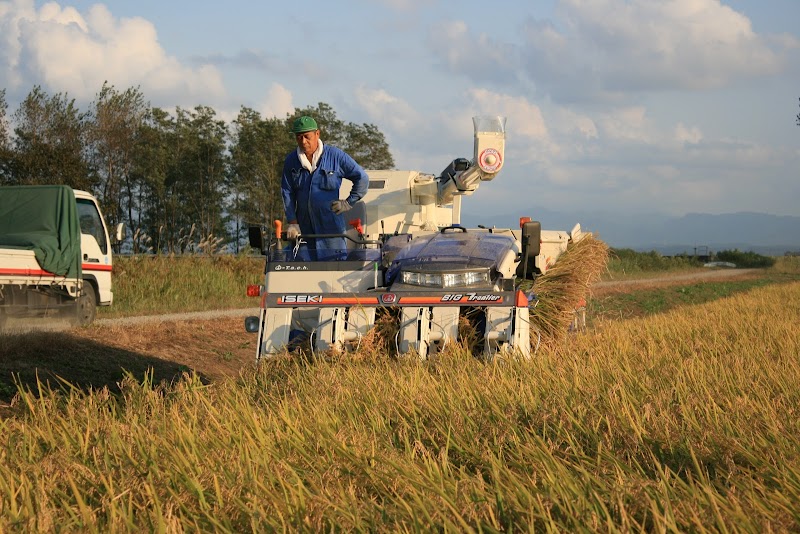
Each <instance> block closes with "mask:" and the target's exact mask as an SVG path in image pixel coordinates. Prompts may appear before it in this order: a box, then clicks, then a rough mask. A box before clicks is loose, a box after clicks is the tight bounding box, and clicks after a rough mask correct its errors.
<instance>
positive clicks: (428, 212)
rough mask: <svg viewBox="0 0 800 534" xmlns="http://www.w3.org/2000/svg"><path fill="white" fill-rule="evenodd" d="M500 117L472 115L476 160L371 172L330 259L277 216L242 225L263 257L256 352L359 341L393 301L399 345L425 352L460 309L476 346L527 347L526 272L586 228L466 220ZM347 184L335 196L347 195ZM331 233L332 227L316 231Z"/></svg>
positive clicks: (498, 148) (499, 131)
mask: <svg viewBox="0 0 800 534" xmlns="http://www.w3.org/2000/svg"><path fill="white" fill-rule="evenodd" d="M505 124H506V119H505V117H501V116H489V117H474V118H473V127H474V144H473V157H472V158H456V159H454V160H453V161H451V162H450V163H449V164H448V165H447V167H446V168H445V169H444V170H443V171H442V172H441V173H439V174H426V173H423V172H419V171H402V170H372V171H367V173H368V175H369V187H368V190H367V193H366V195H365V196H364V198H363V199H362V200H361V201H359V202H358V203H356V204H355V205H354V206H353V207H352V209H351V210H350V211H349V212H347V213H346V214H345V215H346V217H347V220H349V222H350V227H351V228H350V229H348V232H347V233H346V234H345V235H344V237H345V238H346V243H347V244H348V248H347V250H343V251H341V254H340V255H339V256H338V257H336V258H335V259H334V260H333V261H311V260H312V259H313V251H312V252H311V253H309V251H307V250H304V247H305V246H306V243H305V242H304V237H306V238H308V237H323V236H303V235H301V236H299V237H298V238H297V239H296V240H295V241H294V242H287V240H286V234H285V233H284V232H282V223H281V221H275V226H274V228H266V227H264V226H258V225H257V226H253V227H250V229H249V230H250V232H249V240H250V245H251V246H252V247H253V248H255V249H257V250H260V251H261V253H262V254H263V255H265V256H266V262H265V267H264V273H263V277H264V278H263V284H258V285H252V286H249V287H248V289H247V292H248V295H251V296H254V297H260V299H261V305H260V312H259V315H258V316H250V317H247V318H246V319H245V330H246V331H248V332H252V333H257V335H258V341H257V344H256V361H257V362H258V361H261V359H262V358H264V357H269V356H272V355H275V354H279V353H281V352H282V351H285V349H286V347H287V346H288V345H289V343H290V341H291V340H292V339H294V338H296V337H297V336H298V335H300V336H303V335H304V336H307V338H308V340H309V342H310V346H311V349H312V350H313V351H320V352H323V351H329V350H334V351H342V350H347V349H349V348H354V347H357V346H358V344H359V342H360V340H361V339H363V337H364V336H365V335H367V333H368V332H369V331H370V330H371V329H372V328H374V326H375V317H376V311H377V310H379V309H383V310H386V309H389V310H390V311H391V312H392V313H394V314H396V318H397V323H398V324H399V328H398V332H397V335H396V338H395V340H394V341H395V349H396V352H397V353H398V354H415V355H417V356H418V357H420V358H427V357H429V356H431V355H434V354H436V353H438V352H440V351H441V350H443V348H444V347H445V346H447V344H448V343H451V342H454V341H457V340H458V328H459V322H460V321H462V319H463V318H464V317H468V318H469V321H470V324H471V325H472V326H473V327H474V329H475V330H476V331H477V333H478V334H479V336H480V343H481V344H482V347H483V348H482V354H483V355H484V356H486V357H489V358H491V357H494V356H496V355H498V354H510V353H516V354H520V355H522V356H523V357H530V355H531V341H530V339H531V328H530V316H529V314H530V311H531V299H532V298H533V295H532V294H531V292H530V291H526V288H527V287H530V283H529V284H528V285H527V286H523V282H524V281H532V280H533V279H535V278H536V277H538V276H540V275H542V274H544V273H546V272H547V270H548V269H549V268H550V267H551V266H552V265H554V263H555V262H556V261H557V259H558V257H559V256H560V255H561V254H562V253H563V252H564V251H566V249H567V246H568V245H569V243H570V242H572V241H577V240H579V239H581V238H582V237H583V236H584V235H585V234H583V232H582V231H581V228H580V225H579V224H578V225H575V227H574V228H573V229H572V230H571V231H570V232H566V231H554V230H542V228H541V224H540V222H539V221H535V220H532V219H531V218H530V217H525V216H523V217H520V225H519V228H494V227H491V228H486V227H479V228H465V227H464V226H462V225H461V208H462V198H463V197H464V196H468V195H471V194H473V193H474V192H475V191H476V190H477V189H478V187H479V186H480V184H481V183H482V182H485V181H490V180H492V179H494V178H495V177H496V176H497V174H498V173H499V172H500V170H501V169H502V167H503V164H504V157H505ZM347 186H349V184H347V183H346V184H343V187H342V190H341V191H340V197H341V198H346V196H347V195H348V194H349V187H347ZM324 237H330V236H324Z"/></svg>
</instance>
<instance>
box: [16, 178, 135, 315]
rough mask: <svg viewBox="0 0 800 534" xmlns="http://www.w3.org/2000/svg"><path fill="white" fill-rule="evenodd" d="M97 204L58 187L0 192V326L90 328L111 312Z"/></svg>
mask: <svg viewBox="0 0 800 534" xmlns="http://www.w3.org/2000/svg"><path fill="white" fill-rule="evenodd" d="M123 237H124V225H123V224H122V223H120V224H118V225H117V226H116V227H115V229H114V233H113V234H112V235H111V236H109V233H108V229H107V227H106V223H105V220H104V218H103V215H102V211H101V210H100V205H99V203H98V201H97V199H96V198H95V197H94V196H93V195H92V194H91V193H89V192H87V191H81V190H73V189H72V188H70V187H68V186H65V185H33V186H2V187H0V328H2V327H3V326H4V325H6V324H7V323H10V322H11V320H15V319H16V320H20V319H24V320H28V319H32V318H43V319H45V320H50V319H54V318H57V319H61V320H63V319H67V320H69V321H70V322H71V323H73V324H76V325H87V324H89V323H91V322H92V321H93V320H94V318H95V315H96V311H97V306H111V304H112V303H113V301H114V293H113V291H112V287H111V275H112V269H113V252H112V244H114V243H118V242H121V241H122V239H123Z"/></svg>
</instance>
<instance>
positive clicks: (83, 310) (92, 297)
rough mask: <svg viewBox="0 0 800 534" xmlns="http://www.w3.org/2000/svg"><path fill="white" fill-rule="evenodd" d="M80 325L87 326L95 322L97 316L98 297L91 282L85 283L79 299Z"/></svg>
mask: <svg viewBox="0 0 800 534" xmlns="http://www.w3.org/2000/svg"><path fill="white" fill-rule="evenodd" d="M77 306H78V324H79V325H80V326H86V325H87V324H91V322H92V321H94V317H95V315H96V314H97V296H96V293H95V291H94V286H93V285H92V284H91V283H90V282H84V283H83V293H82V294H81V296H80V298H78V303H77Z"/></svg>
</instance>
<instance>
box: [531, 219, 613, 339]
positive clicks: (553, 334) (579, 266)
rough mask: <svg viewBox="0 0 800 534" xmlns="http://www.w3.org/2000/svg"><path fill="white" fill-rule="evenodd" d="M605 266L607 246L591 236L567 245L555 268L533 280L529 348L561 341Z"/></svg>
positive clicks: (587, 235)
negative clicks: (540, 341)
mask: <svg viewBox="0 0 800 534" xmlns="http://www.w3.org/2000/svg"><path fill="white" fill-rule="evenodd" d="M607 263H608V245H606V244H605V243H604V242H603V241H601V240H599V239H596V238H595V237H594V236H593V235H592V234H584V236H583V238H582V239H580V240H578V241H576V242H570V243H569V246H568V247H567V250H566V251H565V252H564V253H562V254H561V256H559V257H558V260H557V261H556V263H555V265H553V267H551V268H550V269H549V270H548V271H547V272H546V273H545V274H544V275H542V276H540V277H539V278H537V279H536V281H535V282H534V284H533V292H534V294H535V295H536V297H537V300H534V301H533V302H532V303H531V318H530V320H531V337H532V338H533V339H532V344H533V345H536V344H537V343H538V339H536V338H537V337H538V336H537V335H536V333H535V331H536V330H538V332H539V333H540V334H541V336H542V342H544V343H548V342H553V341H557V340H559V339H561V338H562V337H563V336H564V335H565V334H566V333H567V332H568V331H569V328H570V325H571V324H572V323H573V321H574V320H575V313H576V310H577V309H579V308H581V307H583V306H585V305H586V297H587V296H588V294H589V289H590V287H591V285H592V284H594V283H595V282H597V281H598V280H599V279H600V276H601V275H602V273H603V271H604V270H605V269H606V265H607Z"/></svg>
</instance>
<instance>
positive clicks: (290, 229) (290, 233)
mask: <svg viewBox="0 0 800 534" xmlns="http://www.w3.org/2000/svg"><path fill="white" fill-rule="evenodd" d="M299 235H300V225H299V224H290V225H289V226H287V227H286V239H288V240H289V241H294V240H295V239H297V236H299Z"/></svg>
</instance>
